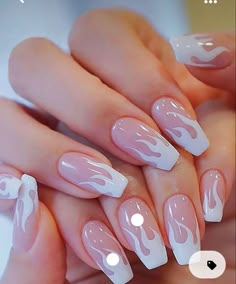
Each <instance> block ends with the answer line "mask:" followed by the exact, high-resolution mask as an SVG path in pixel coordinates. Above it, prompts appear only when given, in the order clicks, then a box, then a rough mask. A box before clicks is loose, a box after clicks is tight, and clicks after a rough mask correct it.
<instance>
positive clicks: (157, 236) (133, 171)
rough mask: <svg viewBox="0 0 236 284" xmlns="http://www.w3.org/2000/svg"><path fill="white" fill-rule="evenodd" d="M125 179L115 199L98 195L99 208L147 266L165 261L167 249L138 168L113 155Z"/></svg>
mask: <svg viewBox="0 0 236 284" xmlns="http://www.w3.org/2000/svg"><path fill="white" fill-rule="evenodd" d="M113 165H114V167H115V168H117V169H119V170H120V171H121V172H122V173H123V174H124V175H125V176H126V177H127V178H128V180H129V183H128V187H127V192H126V194H124V195H123V196H122V197H121V198H120V199H119V200H117V201H116V200H115V199H114V198H100V203H101V205H102V208H103V210H104V212H105V214H106V216H107V218H108V219H109V221H110V223H111V225H112V227H113V229H114V231H115V233H116V235H117V237H118V239H119V240H120V242H121V243H122V245H123V246H124V247H125V248H127V249H128V250H131V251H133V252H135V253H136V255H137V256H138V257H139V259H140V260H141V261H142V262H143V264H144V265H145V266H146V267H147V268H148V269H154V268H157V267H159V266H161V265H164V264H166V263H167V260H168V259H167V252H166V248H165V244H164V241H163V238H162V233H161V231H160V229H159V225H158V219H157V216H156V213H155V208H154V206H153V202H152V199H151V197H150V195H149V193H148V189H147V186H146V182H145V179H144V176H143V173H142V170H141V168H139V167H135V166H133V165H130V164H125V163H124V162H121V161H119V160H116V159H114V160H113Z"/></svg>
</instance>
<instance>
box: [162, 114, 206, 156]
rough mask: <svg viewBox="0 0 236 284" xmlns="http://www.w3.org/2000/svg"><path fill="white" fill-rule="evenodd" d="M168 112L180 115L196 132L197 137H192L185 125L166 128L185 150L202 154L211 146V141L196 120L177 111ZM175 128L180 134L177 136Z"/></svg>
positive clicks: (194, 153)
mask: <svg viewBox="0 0 236 284" xmlns="http://www.w3.org/2000/svg"><path fill="white" fill-rule="evenodd" d="M167 114H168V115H173V116H175V117H178V118H179V119H180V120H181V121H182V122H183V123H184V124H185V125H189V126H191V127H192V128H193V129H194V131H195V132H196V138H192V137H191V135H190V133H189V131H187V129H186V128H184V127H175V128H171V129H167V128H166V129H165V131H166V132H167V133H168V134H169V135H170V136H171V137H172V139H173V140H174V141H175V142H176V143H177V144H179V145H181V146H182V147H183V148H184V149H185V150H187V151H188V152H190V153H192V154H193V155H195V156H199V155H201V154H202V153H203V152H204V151H205V150H206V149H207V148H208V147H209V141H208V139H207V137H206V135H205V133H204V132H203V130H202V128H201V126H200V125H199V123H198V122H197V121H196V120H193V119H190V118H188V117H186V116H184V115H182V114H180V113H177V112H168V113H167ZM173 130H175V131H178V132H179V133H180V136H177V135H176V134H175V133H174V131H173Z"/></svg>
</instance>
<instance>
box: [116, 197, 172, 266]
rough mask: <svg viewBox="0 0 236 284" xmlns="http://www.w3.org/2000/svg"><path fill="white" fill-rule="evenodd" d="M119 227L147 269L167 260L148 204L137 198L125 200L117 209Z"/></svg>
mask: <svg viewBox="0 0 236 284" xmlns="http://www.w3.org/2000/svg"><path fill="white" fill-rule="evenodd" d="M118 216H119V222H120V227H121V229H122V231H123V233H124V235H125V237H126V239H127V241H128V243H129V244H130V246H131V247H132V249H133V250H134V251H135V252H136V254H137V255H138V257H139V258H140V260H141V261H142V262H143V264H144V265H145V266H146V267H147V268H148V269H153V268H156V267H158V266H161V265H163V264H165V263H166V262H167V260H168V259H167V254H166V248H165V245H164V242H163V240H162V237H161V234H160V231H159V228H158V226H157V223H156V221H155V218H154V216H153V214H152V212H151V210H150V209H149V208H148V206H147V205H146V204H145V203H144V202H143V201H141V200H140V199H137V198H132V199H129V200H126V201H125V202H124V203H122V205H121V207H120V209H119V213H118Z"/></svg>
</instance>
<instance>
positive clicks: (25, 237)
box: [13, 174, 39, 252]
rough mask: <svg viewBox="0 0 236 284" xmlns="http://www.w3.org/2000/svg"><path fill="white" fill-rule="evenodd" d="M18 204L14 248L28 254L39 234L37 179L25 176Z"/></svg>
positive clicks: (15, 217)
mask: <svg viewBox="0 0 236 284" xmlns="http://www.w3.org/2000/svg"><path fill="white" fill-rule="evenodd" d="M21 180H22V182H23V183H22V187H21V190H20V192H19V197H18V199H17V203H16V209H15V215H14V229H13V248H14V249H15V250H16V251H20V252H23V251H24V252H26V251H28V250H29V249H30V248H31V247H32V246H33V244H34V242H35V239H36V235H37V232H38V208H39V201H38V192H37V189H38V186H37V182H36V180H35V178H33V177H32V176H29V175H26V174H24V175H23V176H22V177H21Z"/></svg>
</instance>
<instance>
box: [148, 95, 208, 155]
mask: <svg viewBox="0 0 236 284" xmlns="http://www.w3.org/2000/svg"><path fill="white" fill-rule="evenodd" d="M152 116H153V118H154V120H155V121H156V122H157V123H158V125H159V127H160V128H161V129H162V131H164V132H165V133H166V134H167V135H168V136H170V137H171V138H172V139H173V140H174V141H175V142H176V143H177V144H178V145H180V146H182V147H183V148H184V149H185V150H186V151H188V152H190V153H191V154H193V155H195V156H199V155H201V154H202V153H203V152H204V151H205V150H206V149H207V148H208V147H209V141H208V139H207V137H206V135H205V133H204V131H203V130H202V128H201V126H200V125H199V123H198V122H197V121H196V120H195V119H193V118H192V117H191V115H190V114H189V113H188V112H187V111H186V110H185V109H184V107H183V106H182V105H181V104H180V103H178V102H177V101H175V100H173V99H172V98H168V97H166V98H161V99H158V100H157V101H156V102H155V103H154V104H153V108H152Z"/></svg>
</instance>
